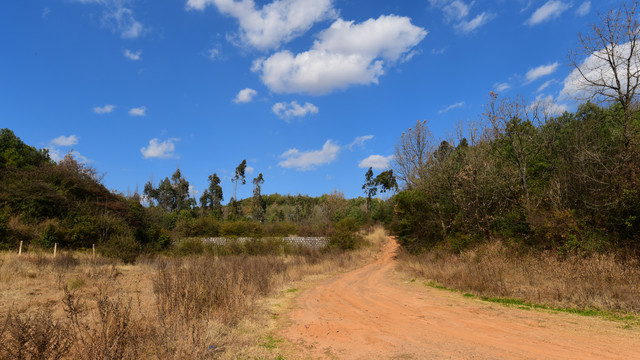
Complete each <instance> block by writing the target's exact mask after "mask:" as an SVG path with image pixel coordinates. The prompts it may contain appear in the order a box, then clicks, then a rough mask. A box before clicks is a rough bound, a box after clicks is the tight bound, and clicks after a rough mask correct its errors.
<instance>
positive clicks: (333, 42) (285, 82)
mask: <svg viewBox="0 0 640 360" xmlns="http://www.w3.org/2000/svg"><path fill="white" fill-rule="evenodd" d="M426 35H427V32H426V31H425V30H424V29H422V28H420V27H417V26H414V25H412V24H411V20H410V19H409V18H407V17H400V16H395V15H389V16H384V15H383V16H380V17H379V18H378V19H369V20H367V21H365V22H363V23H359V24H354V22H353V21H344V20H342V19H338V20H336V21H335V22H334V23H333V24H332V25H331V27H329V28H328V29H326V30H324V31H323V32H321V33H320V34H319V35H318V40H316V41H315V42H314V45H313V47H312V48H311V50H308V51H305V52H302V53H299V54H296V55H294V54H292V53H291V52H289V51H280V52H277V53H275V54H273V55H271V56H270V57H269V58H267V59H258V60H256V61H255V62H254V65H253V67H252V70H253V71H255V72H259V73H260V78H261V79H262V81H263V82H264V84H265V85H266V86H267V87H269V89H270V90H272V91H274V92H276V93H308V94H312V95H322V94H327V93H330V92H332V91H334V90H336V89H344V88H347V87H349V86H351V85H368V84H371V83H377V82H378V78H379V77H380V76H382V75H383V74H384V69H383V68H384V65H385V64H393V63H395V62H397V61H398V60H400V59H401V58H402V57H403V56H406V55H408V54H409V53H411V49H412V48H413V47H415V46H416V45H417V44H418V43H420V41H422V39H423V38H424V37H425V36H426Z"/></svg>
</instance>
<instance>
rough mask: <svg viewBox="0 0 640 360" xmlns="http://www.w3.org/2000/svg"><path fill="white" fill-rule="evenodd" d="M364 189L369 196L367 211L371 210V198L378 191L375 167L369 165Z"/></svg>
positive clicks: (363, 185) (365, 175)
mask: <svg viewBox="0 0 640 360" xmlns="http://www.w3.org/2000/svg"><path fill="white" fill-rule="evenodd" d="M362 190H364V194H365V195H366V196H367V212H369V211H370V210H371V198H373V197H374V196H376V194H377V193H378V186H377V185H376V182H375V179H374V178H373V168H372V167H369V170H367V173H366V174H364V184H362Z"/></svg>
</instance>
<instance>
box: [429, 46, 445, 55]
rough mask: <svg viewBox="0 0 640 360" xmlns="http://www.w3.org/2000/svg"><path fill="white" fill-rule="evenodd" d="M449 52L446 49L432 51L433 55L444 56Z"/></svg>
mask: <svg viewBox="0 0 640 360" xmlns="http://www.w3.org/2000/svg"><path fill="white" fill-rule="evenodd" d="M446 51H447V48H446V47H443V48H441V49H431V54H432V55H444V53H445V52H446Z"/></svg>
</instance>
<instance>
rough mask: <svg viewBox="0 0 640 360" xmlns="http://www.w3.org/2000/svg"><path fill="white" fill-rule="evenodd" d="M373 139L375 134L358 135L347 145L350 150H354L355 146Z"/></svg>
mask: <svg viewBox="0 0 640 360" xmlns="http://www.w3.org/2000/svg"><path fill="white" fill-rule="evenodd" d="M371 139H373V135H363V136H356V138H355V139H353V141H352V142H351V144H349V145H348V146H347V147H348V148H349V150H353V148H354V147H355V146H364V143H365V141H369V140H371Z"/></svg>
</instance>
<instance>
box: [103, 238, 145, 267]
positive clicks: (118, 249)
mask: <svg viewBox="0 0 640 360" xmlns="http://www.w3.org/2000/svg"><path fill="white" fill-rule="evenodd" d="M98 250H99V251H100V253H102V255H104V256H107V257H111V258H116V259H120V260H122V261H123V262H124V263H127V264H132V263H134V262H135V261H136V258H137V257H138V255H140V245H139V244H138V243H137V242H136V240H135V238H134V237H133V236H131V235H125V234H118V235H115V236H113V237H111V239H109V241H107V242H105V243H102V244H100V245H99V247H98Z"/></svg>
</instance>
